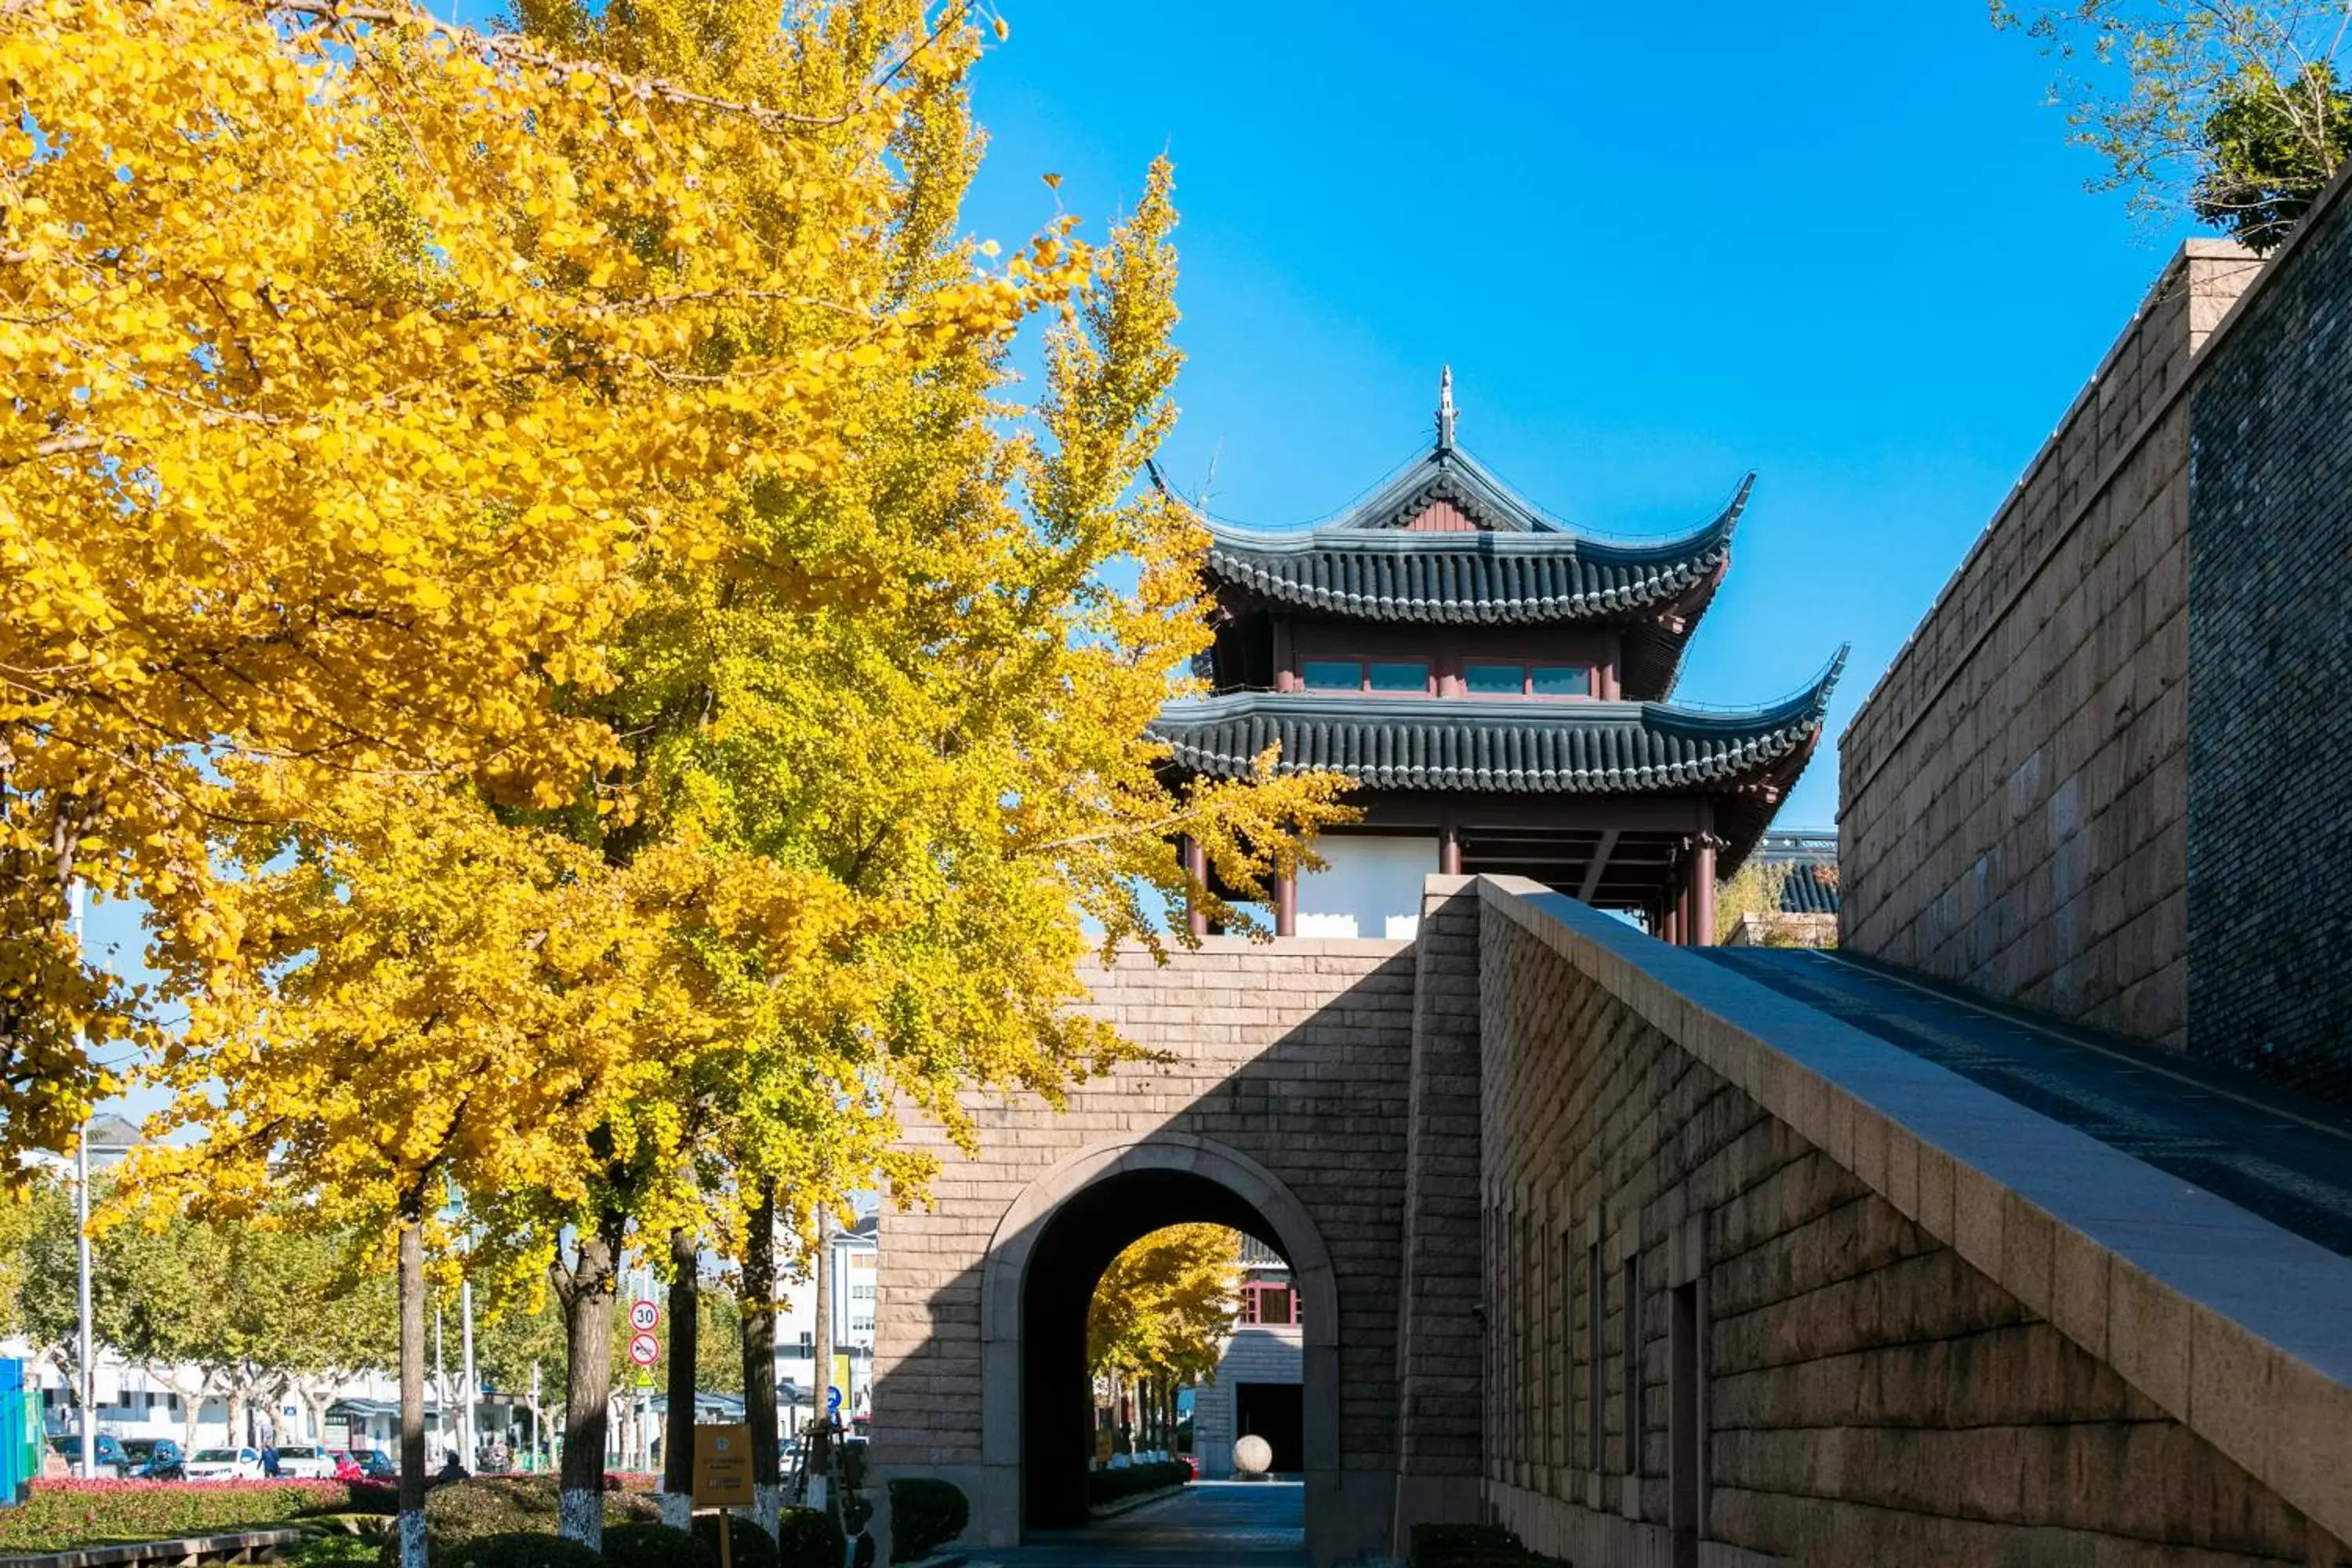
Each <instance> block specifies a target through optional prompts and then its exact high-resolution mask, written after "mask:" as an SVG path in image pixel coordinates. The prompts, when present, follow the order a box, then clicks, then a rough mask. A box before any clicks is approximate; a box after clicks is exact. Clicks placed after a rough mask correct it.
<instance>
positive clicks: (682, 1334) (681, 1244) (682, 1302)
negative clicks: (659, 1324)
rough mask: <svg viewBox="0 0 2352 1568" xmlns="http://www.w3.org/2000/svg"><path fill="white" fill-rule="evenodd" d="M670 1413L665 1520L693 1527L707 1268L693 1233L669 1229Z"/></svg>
mask: <svg viewBox="0 0 2352 1568" xmlns="http://www.w3.org/2000/svg"><path fill="white" fill-rule="evenodd" d="M669 1266H670V1270H671V1272H670V1281H669V1415H668V1418H667V1420H665V1421H664V1422H663V1423H662V1501H661V1510H662V1522H663V1523H665V1524H667V1525H671V1526H673V1527H675V1528H677V1529H679V1530H691V1529H693V1528H694V1396H695V1394H696V1392H697V1391H696V1389H695V1386H694V1384H695V1376H694V1374H695V1371H696V1369H697V1368H698V1366H699V1365H700V1364H701V1363H700V1362H699V1361H698V1359H697V1356H698V1352H699V1351H700V1350H701V1344H700V1341H701V1338H702V1323H701V1307H702V1302H701V1293H700V1286H701V1281H700V1280H699V1279H697V1278H696V1274H697V1271H698V1270H699V1269H700V1268H701V1267H702V1258H701V1252H700V1249H699V1248H698V1247H696V1246H695V1245H694V1232H692V1231H690V1230H688V1229H687V1228H686V1227H685V1226H678V1227H677V1229H675V1230H673V1231H671V1232H670V1233H669Z"/></svg>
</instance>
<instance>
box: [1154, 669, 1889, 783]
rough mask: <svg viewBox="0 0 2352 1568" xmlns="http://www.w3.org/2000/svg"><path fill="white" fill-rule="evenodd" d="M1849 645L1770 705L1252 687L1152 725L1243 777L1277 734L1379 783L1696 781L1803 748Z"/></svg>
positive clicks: (1214, 769) (1188, 758)
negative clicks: (1727, 707)
mask: <svg viewBox="0 0 2352 1568" xmlns="http://www.w3.org/2000/svg"><path fill="white" fill-rule="evenodd" d="M1844 662H1845V655H1844V653H1843V651H1841V652H1840V654H1839V655H1838V657H1837V658H1836V659H1835V660H1834V661H1832V664H1831V665H1830V667H1829V668H1827V669H1825V670H1824V671H1823V672H1822V676H1821V678H1820V679H1818V680H1816V681H1815V682H1814V683H1813V685H1812V686H1811V688H1810V689H1807V690H1805V691H1802V692H1800V693H1799V694H1798V695H1796V696H1794V697H1792V698H1790V699H1789V700H1786V701H1784V702H1780V703H1777V704H1774V705H1773V706H1771V707H1769V708H1761V709H1756V710H1747V711H1740V712H1732V713H1714V712H1697V711H1694V710H1689V709H1684V708H1676V707H1673V706H1670V705H1668V704H1665V703H1660V702H1560V703H1535V702H1527V701H1496V700H1489V701H1476V700H1459V699H1444V698H1441V699H1431V698H1381V697H1346V696H1328V695H1315V694H1307V693H1292V692H1281V693H1276V692H1266V691H1251V692H1239V693H1234V694H1231V695H1227V696H1223V697H1212V698H1206V699H1198V700H1186V701H1181V702H1171V703H1170V704H1168V705H1167V706H1166V707H1165V708H1163V709H1162V710H1160V717H1159V718H1158V719H1157V720H1156V721H1154V722H1153V723H1152V725H1151V733H1152V735H1153V737H1154V738H1155V739H1157V740H1160V741H1161V742H1164V743H1166V745H1167V746H1168V748H1169V752H1170V756H1171V760H1172V761H1173V762H1174V763H1177V764H1178V765H1179V766H1181V767H1183V768H1186V769H1189V770H1191V771H1192V772H1196V773H1205V774H1209V775H1211V776H1213V777H1221V778H1238V777H1246V776H1247V775H1248V774H1249V773H1250V770H1251V768H1252V765H1253V763H1255V759H1256V758H1257V757H1258V756H1259V755H1260V754H1261V753H1263V752H1265V750H1266V748H1267V747H1269V746H1275V745H1279V746H1280V748H1281V753H1280V759H1279V761H1278V763H1277V764H1276V766H1277V768H1278V770H1279V771H1281V772H1284V773H1300V772H1306V771H1309V770H1329V771H1331V772H1335V773H1344V774H1346V775H1347V776H1348V777H1349V778H1350V779H1353V780H1354V781H1355V782H1356V783H1358V784H1362V785H1367V786H1370V787H1373V788H1379V789H1416V790H1419V789H1430V790H1470V791H1495V792H1507V793H1517V794H1548V795H1578V794H1586V795H1590V794H1619V793H1624V792H1629V791H1631V792H1639V791H1665V790H1686V789H1698V788H1705V787H1707V786H1710V785H1719V784H1729V783H1734V782H1737V781H1739V780H1741V779H1743V778H1745V777H1748V776H1750V775H1754V774H1757V773H1764V772H1766V771H1768V770H1769V769H1771V768H1772V767H1773V766H1774V765H1775V764H1778V763H1782V762H1784V761H1786V760H1788V759H1790V758H1794V757H1798V756H1800V755H1801V753H1802V752H1804V751H1805V750H1806V749H1807V748H1808V747H1809V746H1810V745H1811V742H1812V741H1813V740H1814V738H1815V737H1816V736H1817V735H1818V734H1819V733H1820V731H1821V727H1822V714H1823V712H1824V710H1826V708H1827V705H1828V702H1829V696H1830V692H1831V690H1832V689H1833V688H1834V687H1835V685H1836V684H1837V678H1838V674H1839V672H1840V670H1841V669H1843V667H1844Z"/></svg>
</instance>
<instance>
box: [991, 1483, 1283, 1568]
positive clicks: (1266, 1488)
mask: <svg viewBox="0 0 2352 1568" xmlns="http://www.w3.org/2000/svg"><path fill="white" fill-rule="evenodd" d="M1306 1514H1307V1504H1306V1489H1305V1488H1304V1487H1301V1486H1299V1485H1297V1483H1296V1482H1281V1481H1260V1482H1256V1483H1246V1482H1240V1481H1201V1482H1197V1483H1195V1484H1194V1485H1192V1486H1189V1487H1187V1488H1185V1489H1184V1490H1183V1491H1181V1493H1179V1494H1177V1495H1176V1496H1174V1497H1171V1498H1169V1499H1167V1500H1164V1501H1160V1502H1154V1503H1146V1504H1144V1505H1143V1506H1142V1507H1141V1508H1138V1509H1131V1510H1129V1511H1128V1512H1126V1513H1123V1514H1120V1515H1119V1516H1118V1518H1116V1519H1108V1520H1105V1521H1102V1522H1101V1523H1099V1524H1094V1525H1089V1526H1087V1528H1086V1529H1084V1530H1065V1531H1046V1532H1043V1533H1041V1534H1038V1535H1035V1536H1033V1537H1032V1538H1031V1540H1030V1542H1029V1544H1027V1545H1025V1546H1022V1547H1018V1548H1011V1547H1002V1546H988V1547H981V1548H978V1549H976V1550H974V1551H973V1552H972V1553H971V1568H1194V1565H1197V1568H1212V1565H1216V1568H1224V1565H1228V1564H1229V1565H1231V1568H1306V1564H1307V1561H1308V1559H1307V1529H1306Z"/></svg>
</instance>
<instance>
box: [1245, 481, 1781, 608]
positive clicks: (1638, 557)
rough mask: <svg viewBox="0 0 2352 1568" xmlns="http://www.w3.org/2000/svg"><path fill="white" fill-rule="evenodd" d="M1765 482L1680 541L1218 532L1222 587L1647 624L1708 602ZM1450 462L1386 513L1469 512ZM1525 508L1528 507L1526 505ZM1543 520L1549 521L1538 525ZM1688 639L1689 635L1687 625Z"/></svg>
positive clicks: (1560, 533) (1394, 530)
mask: <svg viewBox="0 0 2352 1568" xmlns="http://www.w3.org/2000/svg"><path fill="white" fill-rule="evenodd" d="M1754 482H1755V476H1753V475H1749V476H1748V478H1747V479H1744V480H1742V481H1741V483H1740V486H1739V489H1738V493H1737V494H1736V495H1735V496H1734V497H1733V498H1732V500H1731V501H1730V503H1729V504H1728V505H1727V506H1726V507H1725V508H1724V509H1723V510H1722V511H1721V512H1720V513H1719V514H1717V516H1716V518H1715V519H1714V520H1713V521H1710V522H1708V523H1707V524H1706V526H1705V527H1703V528H1700V529H1697V530H1696V531H1693V532H1691V533H1688V534H1685V535H1682V536H1679V537H1676V538H1673V539H1663V540H1657V541H1654V542H1621V541H1614V540H1600V539H1594V538H1591V537H1589V536H1587V535H1584V534H1580V533H1576V532H1572V531H1569V530H1566V529H1562V528H1559V527H1556V526H1554V525H1552V524H1550V523H1549V522H1543V523H1541V524H1540V526H1536V525H1534V524H1526V525H1514V526H1511V527H1507V528H1506V527H1494V528H1490V529H1488V530H1482V531H1459V532H1432V533H1416V532H1413V531H1409V530H1406V529H1403V528H1401V527H1396V526H1392V525H1377V526H1376V525H1372V524H1369V523H1366V522H1363V521H1354V520H1353V519H1355V518H1356V517H1357V516H1359V515H1360V514H1350V521H1341V522H1339V523H1335V524H1332V525H1330V526H1328V527H1325V528H1319V529H1317V530H1315V531H1313V532H1311V533H1294V534H1272V533H1255V532H1251V531H1244V530H1240V529H1234V528H1227V527H1224V526H1223V525H1220V524H1216V523H1210V524H1208V525H1207V526H1208V530H1209V535H1210V543H1209V555H1208V563H1207V564H1208V572H1209V575H1210V577H1211V578H1212V580H1213V581H1214V582H1216V583H1218V584H1222V585H1223V586H1225V587H1228V588H1232V589H1237V590H1240V591H1241V592H1243V593H1245V594H1249V595H1255V596H1256V597H1259V598H1261V599H1265V600H1268V601H1271V602H1273V603H1276V604H1281V605H1291V606H1293V607H1296V608H1298V609H1304V610H1311V611H1316V612H1319V613H1322V614H1326V615H1333V616H1348V617H1350V618H1353V619H1357V620H1366V621H1381V622H1402V623H1420V624H1428V625H1488V626H1564V625H1572V624H1577V623H1592V622H1607V621H1612V620H1615V621H1622V620H1626V619H1629V618H1631V619H1640V618H1644V617H1648V616H1657V615H1661V614H1668V613H1670V612H1671V611H1672V610H1673V609H1674V607H1675V606H1676V605H1680V604H1682V603H1684V602H1685V601H1696V602H1697V603H1698V604H1699V605H1703V604H1704V600H1705V597H1706V595H1709V594H1711V593H1712V592H1713V586H1714V584H1715V583H1716V582H1717V580H1718V579H1719V578H1720V576H1721V574H1722V572H1723V569H1724V567H1725V564H1726V563H1727V562H1728V560H1729V559H1730V553H1731V539H1732V535H1733V533H1734V532H1735V531H1737V529H1738V525H1739V517H1740V513H1741V512H1742V511H1743V510H1745V509H1746V507H1747V503H1748V491H1749V489H1751V488H1752V486H1753V484H1754ZM1467 494H1468V492H1467V490H1466V489H1465V488H1464V487H1462V486H1461V485H1460V483H1459V471H1458V470H1456V469H1455V468H1452V467H1451V466H1449V465H1447V464H1440V465H1437V466H1436V467H1434V468H1433V471H1432V475H1431V477H1430V478H1429V479H1427V480H1426V482H1424V483H1423V484H1422V485H1421V486H1419V487H1417V488H1416V489H1414V490H1413V491H1412V493H1411V494H1409V495H1407V496H1405V497H1403V498H1402V500H1398V501H1395V502H1392V503H1386V510H1383V511H1382V512H1381V513H1380V514H1379V515H1387V511H1388V510H1394V511H1398V512H1400V513H1402V514H1411V513H1413V512H1417V511H1418V510H1419V509H1420V508H1421V507H1423V506H1426V505H1428V504H1430V503H1431V502H1433V501H1435V500H1449V501H1452V502H1453V503H1454V504H1455V505H1457V506H1463V507H1464V510H1468V511H1470V512H1471V513H1472V515H1474V516H1476V515H1478V510H1479V509H1478V508H1477V507H1476V506H1475V505H1465V500H1466V499H1467ZM1518 504H1520V506H1521V509H1522V510H1524V504H1523V503H1518ZM1538 521H1539V520H1538ZM1684 629H1685V632H1686V630H1687V627H1686V626H1685V628H1684Z"/></svg>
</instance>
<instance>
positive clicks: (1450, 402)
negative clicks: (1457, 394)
mask: <svg viewBox="0 0 2352 1568" xmlns="http://www.w3.org/2000/svg"><path fill="white" fill-rule="evenodd" d="M1437 449H1438V450H1439V451H1441V452H1451V451H1452V450H1454V367H1453V366H1452V365H1450V364H1449V365H1447V366H1446V367H1445V374H1443V375H1441V376H1439V377H1438V378H1437Z"/></svg>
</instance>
